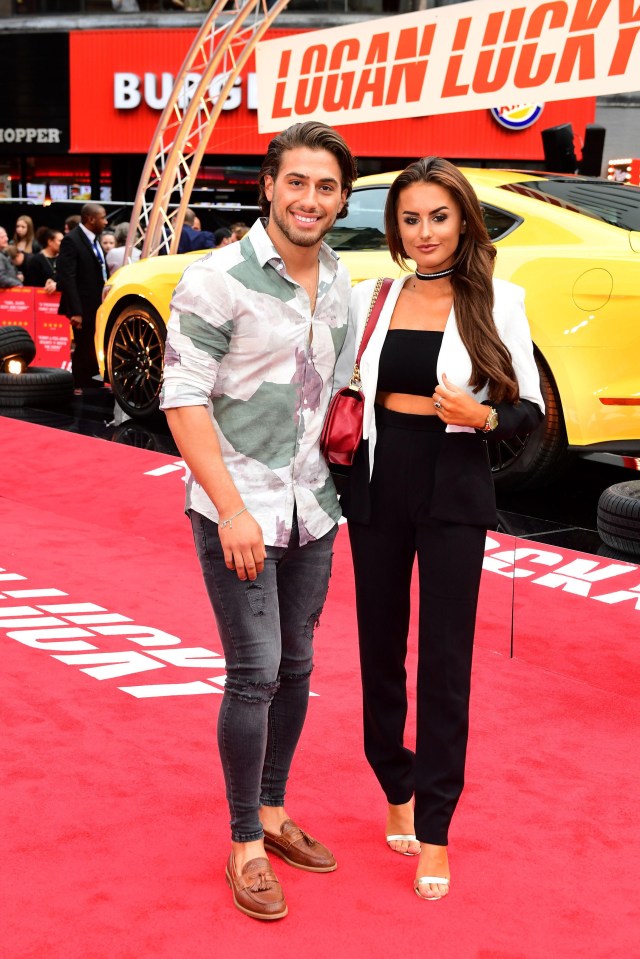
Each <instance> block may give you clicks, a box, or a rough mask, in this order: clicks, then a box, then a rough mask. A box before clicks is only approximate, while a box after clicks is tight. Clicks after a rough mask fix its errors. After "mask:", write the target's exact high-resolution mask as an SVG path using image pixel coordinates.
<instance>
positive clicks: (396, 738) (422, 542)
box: [347, 406, 486, 845]
mask: <svg viewBox="0 0 640 959" xmlns="http://www.w3.org/2000/svg"><path fill="white" fill-rule="evenodd" d="M376 425H377V430H378V438H377V445H376V450H375V466H374V470H373V476H372V478H371V486H370V491H369V492H370V496H371V517H370V522H369V523H359V522H354V521H352V520H349V537H350V540H351V550H352V554H353V562H354V568H355V581H356V603H357V614H358V630H359V638H360V662H361V669H362V686H363V702H364V744H365V753H366V757H367V759H368V761H369V763H370V764H371V766H372V768H373V771H374V772H375V774H376V776H377V778H378V781H379V782H380V785H381V786H382V788H383V790H384V792H385V794H386V797H387V801H388V802H390V803H394V804H400V803H405V802H408V801H409V800H410V799H411V798H412V796H415V830H416V836H417V838H418V839H419V840H420V841H421V842H426V843H435V844H437V845H447V842H448V829H449V824H450V822H451V818H452V816H453V813H454V810H455V807H456V805H457V802H458V799H459V798H460V794H461V792H462V788H463V785H464V767H465V757H466V749H467V737H468V728H469V690H470V679H471V659H472V651H473V635H474V629H475V618H476V606H477V598H478V589H479V586H480V574H481V571H482V559H483V554H484V545H485V536H486V530H485V529H483V528H481V527H475V526H470V525H458V524H455V523H442V522H437V521H435V520H432V519H430V518H429V504H430V498H431V491H432V488H433V479H434V471H435V466H436V460H437V455H438V451H439V448H440V444H441V443H442V442H446V437H445V433H444V424H443V423H441V422H440V420H439V419H438V418H437V417H435V416H417V415H409V414H404V413H397V412H395V411H392V410H386V409H384V408H383V407H379V406H376ZM470 481H471V480H470ZM347 515H348V513H347ZM416 555H417V557H418V572H419V595H420V609H419V625H418V677H417V735H416V750H415V753H414V752H413V751H412V750H410V749H408V748H407V747H406V746H405V745H404V731H405V721H406V716H407V674H406V669H405V658H406V653H407V634H408V629H409V591H410V586H411V575H412V569H413V564H414V559H415V557H416Z"/></svg>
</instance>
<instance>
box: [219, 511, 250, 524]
mask: <svg viewBox="0 0 640 959" xmlns="http://www.w3.org/2000/svg"><path fill="white" fill-rule="evenodd" d="M246 511H247V507H246V506H243V507H242V509H239V510H238V512H237V513H234V514H233V516H230V517H229V519H225V521H224V522H223V523H218V527H219V528H220V529H224V528H225V527H226V526H228V527H229V529H233V523H232V522H231V520H232V519H235V518H236V516H240V513H246Z"/></svg>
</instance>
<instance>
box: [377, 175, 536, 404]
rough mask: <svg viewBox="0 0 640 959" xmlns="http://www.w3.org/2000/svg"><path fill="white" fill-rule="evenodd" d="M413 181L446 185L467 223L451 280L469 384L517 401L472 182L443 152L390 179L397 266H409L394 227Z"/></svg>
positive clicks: (389, 227) (491, 256)
mask: <svg viewBox="0 0 640 959" xmlns="http://www.w3.org/2000/svg"><path fill="white" fill-rule="evenodd" d="M416 183H437V184H438V185H439V186H441V187H443V188H444V189H445V190H447V192H448V193H449V194H450V195H451V196H452V198H453V199H454V200H455V201H456V202H457V204H458V206H459V207H460V212H461V214H462V222H463V223H465V224H466V226H465V232H464V233H461V234H460V241H459V243H458V249H457V251H456V259H455V273H453V274H452V276H451V285H452V286H453V307H454V310H455V316H456V323H457V326H458V331H459V333H460V338H461V339H462V342H463V343H464V345H465V347H466V349H467V352H468V354H469V357H470V359H471V370H472V372H471V379H470V381H469V382H470V385H471V386H472V387H473V391H474V393H477V392H478V391H479V390H481V389H482V388H483V387H485V386H486V387H487V388H488V393H489V399H490V400H492V402H494V403H500V402H501V401H503V400H506V401H507V402H509V403H516V402H517V401H518V399H519V398H520V393H519V390H518V380H517V378H516V374H515V371H514V369H513V363H512V360H511V354H510V352H509V350H508V349H507V347H506V346H505V345H504V343H503V342H502V340H501V339H500V337H499V335H498V331H497V330H496V326H495V323H494V320H493V283H492V277H493V266H494V260H495V256H496V248H495V247H494V245H493V243H492V242H491V240H490V239H489V234H488V233H487V228H486V226H485V222H484V217H483V216H482V209H481V207H480V203H479V202H478V198H477V196H476V194H475V192H474V190H473V187H472V186H471V184H470V183H469V181H468V180H467V178H466V177H465V176H464V175H463V174H462V173H461V172H460V170H459V169H458V168H457V167H456V166H454V165H453V163H449V161H448V160H444V159H443V158H442V157H424V158H423V159H421V160H416V161H415V162H414V163H410V164H409V166H408V167H407V168H406V169H405V170H403V172H402V173H401V174H400V175H399V176H398V177H397V178H396V179H395V180H394V182H393V183H392V185H391V188H390V189H389V195H388V196H387V202H386V206H385V211H384V221H385V231H386V234H387V243H388V244H389V251H390V253H391V256H392V257H393V260H394V262H395V263H397V264H398V266H400V267H402V269H408V265H407V254H406V251H405V250H404V248H403V246H402V240H401V239H400V230H399V227H398V213H397V211H398V200H399V198H400V194H401V192H402V190H404V189H405V188H406V187H408V186H413V185H414V184H416Z"/></svg>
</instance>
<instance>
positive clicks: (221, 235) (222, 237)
mask: <svg viewBox="0 0 640 959" xmlns="http://www.w3.org/2000/svg"><path fill="white" fill-rule="evenodd" d="M235 242H236V238H235V237H234V235H233V233H232V232H231V230H230V229H229V227H227V226H221V227H219V228H218V229H217V230H215V232H214V234H213V243H214V247H213V248H214V250H220V249H221V248H222V247H223V246H229V244H230V243H235Z"/></svg>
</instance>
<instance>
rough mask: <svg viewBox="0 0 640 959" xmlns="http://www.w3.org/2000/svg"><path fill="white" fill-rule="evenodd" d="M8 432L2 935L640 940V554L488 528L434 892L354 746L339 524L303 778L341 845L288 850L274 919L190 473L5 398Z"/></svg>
mask: <svg viewBox="0 0 640 959" xmlns="http://www.w3.org/2000/svg"><path fill="white" fill-rule="evenodd" d="M0 450H1V453H0V455H1V457H2V459H1V461H0V524H1V525H0V529H1V530H2V534H1V537H0V567H1V569H0V644H1V646H2V654H3V660H2V661H3V670H2V683H3V695H2V710H3V720H4V729H5V732H4V735H3V737H2V739H3V745H4V747H5V748H4V751H3V752H4V764H3V765H4V769H3V774H4V776H3V781H4V788H3V791H2V811H3V817H2V821H3V848H2V863H3V868H2V902H1V903H0V906H1V908H2V913H3V916H4V919H5V921H4V929H3V937H2V938H3V947H4V953H5V954H6V955H7V956H8V959H31V957H34V959H35V957H38V959H129V957H131V959H134V957H135V959H147V957H148V959H151V957H154V959H156V957H157V959H205V957H207V959H209V957H219V956H232V955H235V954H238V953H240V954H242V955H248V954H250V955H255V954H258V953H260V954H264V953H266V952H267V951H268V953H269V955H271V956H282V957H284V959H293V957H298V956H300V955H303V956H304V957H305V959H321V957H340V959H341V957H343V956H345V957H361V956H362V957H365V956H367V957H370V956H373V957H381V959H382V957H391V959H396V957H398V959H399V957H404V956H405V955H408V954H411V953H414V952H415V953H417V954H424V955H427V956H429V957H431V956H433V957H434V959H435V957H437V959H440V957H445V959H543V957H544V959H547V957H562V959H574V957H575V959H582V957H593V959H612V957H614V956H615V957H618V956H622V957H625V956H627V957H631V956H635V955H637V952H638V949H637V938H638V934H637V931H638V928H639V924H638V918H639V916H638V913H639V911H640V907H639V906H638V893H637V890H638V881H639V879H640V855H639V854H638V851H637V810H636V805H637V796H638V785H639V779H640V774H639V773H638V768H637V756H638V746H639V742H638V740H639V738H640V737H639V736H638V698H639V696H640V683H639V682H638V678H639V676H638V673H639V668H638V667H639V663H640V650H639V649H638V638H637V637H638V635H639V630H638V622H639V621H640V619H639V618H640V608H636V607H640V571H639V570H638V568H637V567H636V566H633V565H629V564H618V563H615V562H614V561H611V560H604V559H602V558H599V557H592V556H586V555H583V554H578V553H572V552H571V551H568V550H561V549H557V548H555V547H553V548H551V547H548V546H546V545H542V546H541V545H539V544H535V543H531V542H527V541H522V540H519V541H516V542H515V543H514V541H513V540H512V539H510V538H508V537H505V536H497V535H492V537H491V540H490V542H489V543H488V553H487V570H486V572H485V574H484V577H483V586H482V602H481V610H480V617H479V629H478V638H477V649H476V660H475V675H474V688H473V701H472V702H473V717H472V735H471V742H470V750H469V763H468V784H467V788H466V790H465V793H464V796H463V799H462V802H461V804H460V807H459V811H458V813H457V815H456V818H455V820H454V825H453V829H452V835H451V863H452V870H453V883H452V892H451V895H450V896H449V897H448V898H447V899H446V900H445V901H442V902H439V903H433V904H432V903H423V902H420V901H418V899H417V898H416V897H415V896H414V895H413V892H412V890H411V880H412V876H413V868H414V866H413V863H412V862H411V860H409V859H405V858H403V857H400V856H394V855H393V854H392V853H390V852H388V851H387V849H386V847H385V845H384V842H383V840H382V833H383V825H384V823H383V818H384V803H383V801H382V798H381V796H380V794H379V792H378V788H377V785H376V783H375V781H374V780H373V776H372V774H371V773H370V771H369V769H368V767H367V765H366V763H365V761H364V758H363V756H362V750H361V743H360V716H359V696H360V693H359V682H358V670H357V656H356V641H355V617H354V612H353V590H352V583H351V574H350V568H349V556H348V542H347V535H346V531H345V530H344V528H343V529H342V530H341V532H340V535H339V537H338V545H337V555H336V562H335V565H334V573H333V578H332V583H331V590H330V596H329V600H328V603H327V607H326V609H325V612H324V614H323V619H322V623H321V625H320V628H319V630H318V633H317V642H316V647H317V656H316V669H315V671H314V675H313V681H312V689H313V691H314V693H315V694H316V696H315V697H314V698H312V700H311V703H310V709H309V719H308V722H307V726H306V728H305V732H304V736H303V741H302V744H301V747H300V750H299V752H298V755H297V758H296V763H295V765H294V769H293V774H292V782H291V789H290V803H289V809H290V811H291V812H292V813H293V814H294V815H295V816H296V818H298V819H299V820H300V821H301V822H302V823H303V824H304V825H305V826H306V828H308V829H309V830H310V831H311V832H312V833H315V834H316V835H317V836H318V837H319V838H321V839H323V840H325V841H327V842H328V843H329V844H330V845H331V846H332V848H333V850H334V852H335V853H336V857H337V858H338V860H339V869H338V871H337V872H336V873H334V874H331V875H326V876H322V875H321V876H315V875H310V874H307V873H303V872H300V871H298V870H294V869H291V868H290V867H288V866H287V865H285V864H280V863H279V862H278V861H276V865H277V871H278V874H279V876H280V878H281V879H282V881H283V884H284V885H285V889H286V894H287V899H288V901H289V909H290V913H289V916H288V917H287V919H285V920H284V921H282V922H280V923H276V924H273V925H270V926H268V927H267V928H265V925H264V924H259V923H257V922H254V921H252V920H250V919H247V918H245V917H243V916H242V915H240V913H238V912H237V911H236V910H234V909H233V908H232V906H231V900H230V894H229V891H228V889H227V886H226V884H225V882H224V876H223V872H224V861H225V858H226V855H227V852H228V831H227V811H226V803H225V801H224V794H223V787H222V781H221V773H220V769H219V765H218V759H217V754H216V748H215V721H216V714H217V708H218V704H219V701H220V700H219V693H220V690H221V685H220V684H221V678H222V676H223V664H222V663H221V659H220V654H221V649H220V646H219V643H218V640H217V637H216V634H215V628H214V626H213V618H212V614H211V612H210V610H209V606H208V601H207V600H206V597H205V595H204V589H203V587H202V585H201V581H200V572H199V568H198V566H197V563H196V561H195V558H194V556H193V549H192V544H191V540H190V530H189V526H188V523H187V521H186V519H185V518H184V517H183V515H182V513H181V507H182V498H183V485H182V483H181V481H180V477H181V471H180V470H175V471H172V472H166V473H164V474H161V475H152V471H154V470H157V469H162V467H167V466H171V465H172V464H173V463H174V462H176V461H174V460H172V459H171V458H170V457H167V456H164V455H162V454H159V453H153V452H149V451H143V450H137V449H132V448H129V447H123V446H118V445H116V444H110V443H106V442H104V441H101V440H92V439H88V438H85V437H81V436H77V435H73V434H67V433H63V432H60V431H54V430H49V429H47V428H44V427H37V426H33V425H30V424H25V423H21V422H17V421H13V420H7V419H0ZM514 546H515V547H516V548H517V549H518V550H521V551H522V552H521V553H520V554H519V556H518V560H517V574H518V575H517V577H516V579H515V580H514V579H513V578H512V575H511V572H512V562H513V555H512V550H513V547H514ZM508 550H510V551H511V552H506V551H508ZM525 551H527V552H525ZM503 554H504V555H503ZM612 573H615V575H611V574H612ZM514 583H515V588H514ZM512 592H513V593H514V596H515V604H514V613H513V636H512V606H511V597H512ZM512 638H513V647H514V654H515V655H514V658H509V652H510V647H511V642H512Z"/></svg>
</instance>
